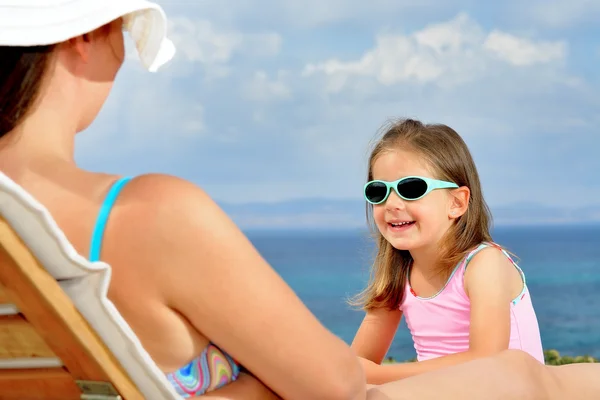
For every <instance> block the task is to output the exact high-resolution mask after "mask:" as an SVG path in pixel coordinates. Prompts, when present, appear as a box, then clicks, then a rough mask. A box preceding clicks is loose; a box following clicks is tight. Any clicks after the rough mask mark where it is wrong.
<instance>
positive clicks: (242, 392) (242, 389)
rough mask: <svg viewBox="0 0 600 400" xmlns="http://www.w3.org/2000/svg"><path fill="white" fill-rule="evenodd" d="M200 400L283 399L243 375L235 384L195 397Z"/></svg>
mask: <svg viewBox="0 0 600 400" xmlns="http://www.w3.org/2000/svg"><path fill="white" fill-rule="evenodd" d="M193 399H198V400H281V398H280V397H279V396H277V395H275V393H273V392H272V391H270V390H269V388H267V387H266V386H265V385H263V384H262V382H260V381H259V380H258V379H256V378H255V377H253V376H251V375H248V374H246V373H243V372H242V373H241V374H240V376H239V377H238V379H237V380H236V381H235V382H232V383H230V384H228V385H225V386H223V387H222V388H220V389H217V390H215V391H212V392H209V393H207V394H205V395H202V396H198V397H193Z"/></svg>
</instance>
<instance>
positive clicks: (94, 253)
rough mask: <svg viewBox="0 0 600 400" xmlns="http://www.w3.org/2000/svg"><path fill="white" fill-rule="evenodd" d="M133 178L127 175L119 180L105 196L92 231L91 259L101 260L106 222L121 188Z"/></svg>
mask: <svg viewBox="0 0 600 400" xmlns="http://www.w3.org/2000/svg"><path fill="white" fill-rule="evenodd" d="M130 180H131V177H129V176H126V177H123V178H120V179H119V180H117V181H116V182H115V183H114V184H113V185H112V186H111V188H110V190H109V191H108V194H107V195H106V197H105V198H104V202H103V203H102V206H101V207H100V212H99V213H98V217H97V218H96V225H95V226H94V231H93V232H92V243H91V245H90V261H92V262H93V261H100V250H101V249H102V239H103V237H104V231H105V229H106V223H107V222H108V217H109V215H110V211H111V210H112V208H113V206H114V204H115V201H116V200H117V197H118V196H119V193H121V189H123V186H125V184H126V183H127V182H129V181H130Z"/></svg>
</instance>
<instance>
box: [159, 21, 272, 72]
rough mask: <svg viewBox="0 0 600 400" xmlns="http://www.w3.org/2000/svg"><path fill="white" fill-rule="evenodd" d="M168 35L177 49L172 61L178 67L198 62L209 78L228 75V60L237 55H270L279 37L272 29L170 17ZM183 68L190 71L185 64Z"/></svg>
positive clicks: (229, 69) (229, 70)
mask: <svg viewBox="0 0 600 400" xmlns="http://www.w3.org/2000/svg"><path fill="white" fill-rule="evenodd" d="M169 35H170V37H171V39H172V40H173V42H174V43H175V45H176V47H177V51H178V55H177V60H176V61H175V62H176V63H178V64H179V65H180V66H181V63H182V61H185V62H188V63H198V64H201V65H202V66H203V68H204V70H205V71H206V72H207V73H208V74H209V75H210V76H213V77H224V76H227V75H229V73H230V72H231V68H230V67H229V63H230V62H231V61H232V59H233V57H235V56H236V55H237V54H242V55H244V56H249V57H273V56H276V55H277V54H278V53H279V51H280V49H281V46H282V37H281V35H279V34H278V33H275V32H258V33H255V32H241V31H238V30H235V29H223V28H218V27H216V26H215V24H214V23H213V22H212V21H209V20H206V19H192V18H188V17H172V18H170V23H169ZM184 68H185V67H184ZM185 70H186V71H188V72H189V71H190V68H189V65H188V66H187V68H185Z"/></svg>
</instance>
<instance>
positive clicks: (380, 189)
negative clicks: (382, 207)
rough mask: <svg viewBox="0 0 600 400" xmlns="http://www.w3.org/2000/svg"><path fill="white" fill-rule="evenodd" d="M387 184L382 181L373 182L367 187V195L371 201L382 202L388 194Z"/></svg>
mask: <svg viewBox="0 0 600 400" xmlns="http://www.w3.org/2000/svg"><path fill="white" fill-rule="evenodd" d="M387 190H388V189H387V186H385V184H383V183H381V182H371V183H370V184H368V185H367V187H366V188H365V197H366V198H367V200H369V201H370V202H371V203H381V202H382V201H383V199H385V196H386V195H387Z"/></svg>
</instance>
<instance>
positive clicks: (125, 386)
mask: <svg viewBox="0 0 600 400" xmlns="http://www.w3.org/2000/svg"><path fill="white" fill-rule="evenodd" d="M0 266H1V267H0V284H3V285H4V286H5V287H6V289H7V293H8V295H9V296H10V298H12V299H13V302H14V303H15V304H16V306H17V307H18V308H19V310H20V311H21V312H22V313H23V314H24V315H25V318H26V319H27V321H29V323H31V325H32V326H33V327H34V328H35V329H36V331H37V332H38V333H39V334H40V336H41V337H42V338H43V339H44V341H45V342H46V343H47V344H48V345H49V346H50V348H51V349H52V350H53V352H54V353H55V354H56V355H57V356H58V357H59V358H60V359H61V360H62V362H63V363H64V365H65V366H66V369H67V370H68V371H69V373H70V374H71V376H72V377H73V378H74V379H76V380H90V381H101V382H111V383H112V384H113V385H114V386H115V388H116V389H117V390H118V391H119V393H120V394H121V396H122V397H123V398H124V399H126V400H131V399H143V397H142V395H141V393H140V392H139V390H138V389H137V388H136V386H135V385H134V384H133V382H132V381H131V379H130V378H129V376H128V375H127V374H126V373H125V371H124V370H123V368H122V367H121V365H120V363H119V362H118V361H117V360H116V358H115V357H114V356H113V354H111V353H110V352H109V351H108V350H107V348H106V347H105V346H104V344H103V342H102V341H101V340H100V338H99V337H98V335H97V334H96V333H95V332H94V331H93V330H92V329H91V328H90V326H89V324H88V323H87V321H86V320H85V319H84V318H83V316H82V315H81V314H80V313H79V312H78V311H77V309H76V308H75V306H74V305H73V303H72V302H71V300H70V299H69V297H68V296H67V295H66V293H65V292H64V291H63V290H62V289H61V287H60V286H59V285H58V283H57V282H56V280H55V279H54V278H52V277H51V276H50V274H48V272H47V271H45V270H44V269H43V267H42V266H41V265H40V264H39V263H38V261H37V260H36V259H35V257H34V256H33V254H32V253H31V252H30V251H29V249H28V248H27V246H26V245H25V244H24V243H23V242H22V241H21V239H20V238H19V237H18V236H17V234H16V233H15V232H14V231H13V230H12V228H11V227H10V225H9V224H8V223H7V222H6V221H5V220H4V219H3V218H0Z"/></svg>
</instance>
